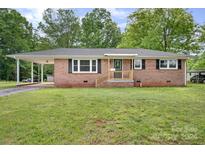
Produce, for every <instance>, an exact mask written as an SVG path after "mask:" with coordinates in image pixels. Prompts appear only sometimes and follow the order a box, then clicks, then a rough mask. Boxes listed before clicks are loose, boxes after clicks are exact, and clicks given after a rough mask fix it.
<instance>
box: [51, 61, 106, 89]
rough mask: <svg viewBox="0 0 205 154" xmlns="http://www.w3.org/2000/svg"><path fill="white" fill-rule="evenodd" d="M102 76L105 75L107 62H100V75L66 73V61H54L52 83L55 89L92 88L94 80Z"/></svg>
mask: <svg viewBox="0 0 205 154" xmlns="http://www.w3.org/2000/svg"><path fill="white" fill-rule="evenodd" d="M103 75H107V60H101V74H100V73H68V60H62V59H55V61H54V82H55V85H56V86H57V87H94V86H95V80H96V78H97V77H100V76H103ZM84 81H87V82H84Z"/></svg>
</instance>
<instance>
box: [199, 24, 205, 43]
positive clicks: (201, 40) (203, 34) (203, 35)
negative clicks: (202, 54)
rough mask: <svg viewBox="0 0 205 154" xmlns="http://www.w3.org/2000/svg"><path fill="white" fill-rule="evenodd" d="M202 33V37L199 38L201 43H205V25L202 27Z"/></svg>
mask: <svg viewBox="0 0 205 154" xmlns="http://www.w3.org/2000/svg"><path fill="white" fill-rule="evenodd" d="M200 33H201V36H200V38H199V41H200V42H203V43H204V42H205V25H203V26H201V27H200Z"/></svg>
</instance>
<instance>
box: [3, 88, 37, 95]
mask: <svg viewBox="0 0 205 154" xmlns="http://www.w3.org/2000/svg"><path fill="white" fill-rule="evenodd" d="M38 89H40V88H39V87H26V86H23V87H17V88H8V89H3V90H0V96H8V95H11V94H16V93H20V92H26V91H33V90H38Z"/></svg>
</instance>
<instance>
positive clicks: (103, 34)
mask: <svg viewBox="0 0 205 154" xmlns="http://www.w3.org/2000/svg"><path fill="white" fill-rule="evenodd" d="M120 38H121V33H120V29H119V28H118V27H117V24H116V23H114V22H113V21H112V19H111V14H110V12H108V11H107V10H106V9H94V10H93V11H92V12H89V13H87V14H86V15H85V17H84V18H83V19H82V46H83V47H87V48H115V47H116V46H117V45H118V43H119V41H120Z"/></svg>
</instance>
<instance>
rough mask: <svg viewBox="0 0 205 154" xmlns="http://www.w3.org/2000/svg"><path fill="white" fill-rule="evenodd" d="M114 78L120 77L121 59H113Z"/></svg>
mask: <svg viewBox="0 0 205 154" xmlns="http://www.w3.org/2000/svg"><path fill="white" fill-rule="evenodd" d="M114 68H115V72H114V78H122V59H114Z"/></svg>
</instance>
